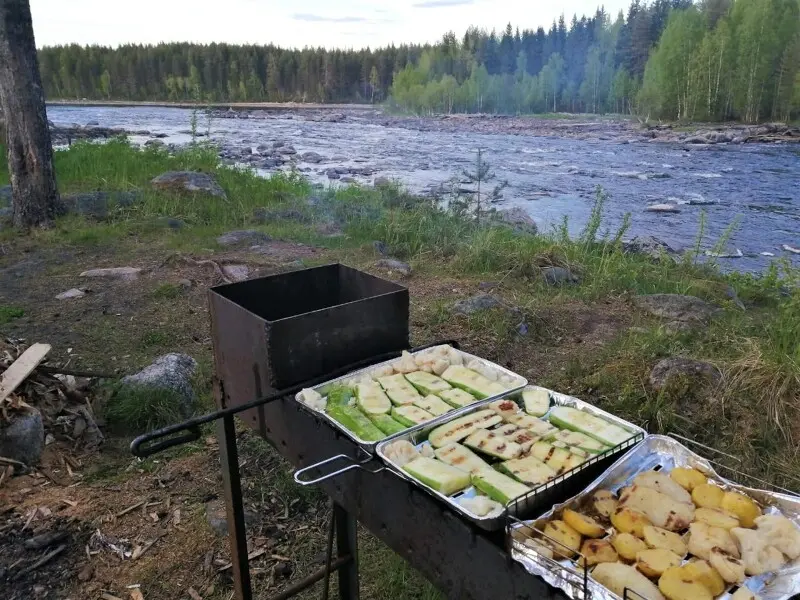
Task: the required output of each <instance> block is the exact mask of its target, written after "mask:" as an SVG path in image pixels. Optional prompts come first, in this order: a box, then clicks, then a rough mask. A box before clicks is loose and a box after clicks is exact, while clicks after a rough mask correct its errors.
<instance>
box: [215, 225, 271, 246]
mask: <svg viewBox="0 0 800 600" xmlns="http://www.w3.org/2000/svg"><path fill="white" fill-rule="evenodd" d="M271 239H272V238H270V237H269V236H268V235H267V234H266V233H263V232H261V231H256V230H255V229H242V230H239V231H229V232H228V233H223V234H222V235H221V236H219V237H218V238H217V243H218V244H219V245H220V246H257V245H258V244H265V243H267V242H269V241H270V240H271Z"/></svg>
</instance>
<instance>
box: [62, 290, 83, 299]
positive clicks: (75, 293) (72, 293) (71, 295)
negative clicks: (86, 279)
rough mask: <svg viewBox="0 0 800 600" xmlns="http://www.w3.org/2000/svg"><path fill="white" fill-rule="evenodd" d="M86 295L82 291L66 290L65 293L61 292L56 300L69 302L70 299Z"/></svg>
mask: <svg viewBox="0 0 800 600" xmlns="http://www.w3.org/2000/svg"><path fill="white" fill-rule="evenodd" d="M85 295H86V292H84V291H83V290H79V289H78V288H72V289H71V290H67V291H66V292H61V293H60V294H59V295H58V296H56V300H70V299H72V298H83V297H84V296H85Z"/></svg>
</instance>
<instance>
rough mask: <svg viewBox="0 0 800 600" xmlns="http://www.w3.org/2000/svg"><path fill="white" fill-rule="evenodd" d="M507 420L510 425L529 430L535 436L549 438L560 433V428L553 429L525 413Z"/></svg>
mask: <svg viewBox="0 0 800 600" xmlns="http://www.w3.org/2000/svg"><path fill="white" fill-rule="evenodd" d="M505 420H506V421H508V422H509V423H513V424H514V425H516V426H517V427H519V428H520V429H527V430H528V431H530V432H531V433H533V434H534V435H538V436H541V437H543V438H544V437H547V436H554V435H555V434H557V433H558V428H556V427H553V426H552V425H550V423H547V422H545V421H542V420H541V419H537V418H536V417H532V416H530V415H526V414H524V413H517V414H514V415H508V416H507V417H505Z"/></svg>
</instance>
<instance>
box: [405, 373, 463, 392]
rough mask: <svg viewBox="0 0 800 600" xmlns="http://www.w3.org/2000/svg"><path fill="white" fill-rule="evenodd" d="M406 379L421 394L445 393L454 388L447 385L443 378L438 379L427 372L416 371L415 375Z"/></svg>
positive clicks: (412, 374) (409, 375) (407, 376)
mask: <svg viewBox="0 0 800 600" xmlns="http://www.w3.org/2000/svg"><path fill="white" fill-rule="evenodd" d="M406 379H408V381H409V382H410V383H411V385H413V386H414V387H415V388H417V389H418V390H419V391H420V393H422V394H425V395H426V396H427V395H428V394H436V393H438V392H443V391H444V390H450V389H452V386H451V385H450V384H449V383H447V382H446V381H445V380H444V379H442V378H441V377H437V376H436V375H434V374H432V373H426V372H425V371H415V372H414V373H408V374H406Z"/></svg>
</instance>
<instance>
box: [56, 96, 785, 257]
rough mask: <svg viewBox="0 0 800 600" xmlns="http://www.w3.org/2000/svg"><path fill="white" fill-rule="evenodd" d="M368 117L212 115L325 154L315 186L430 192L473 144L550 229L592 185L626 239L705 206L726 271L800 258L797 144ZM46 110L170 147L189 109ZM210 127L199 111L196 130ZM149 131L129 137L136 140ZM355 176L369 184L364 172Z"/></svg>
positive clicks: (588, 199) (257, 139) (682, 231)
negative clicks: (726, 236)
mask: <svg viewBox="0 0 800 600" xmlns="http://www.w3.org/2000/svg"><path fill="white" fill-rule="evenodd" d="M373 113H374V111H373V112H370V113H369V114H366V113H364V114H365V115H366V116H359V115H358V114H356V115H354V116H352V115H348V118H346V119H343V120H340V121H338V122H332V121H329V120H325V119H318V118H308V116H307V115H308V113H304V111H303V110H299V111H294V112H291V111H281V112H277V113H271V114H268V115H267V114H263V116H262V118H250V119H216V120H212V121H211V124H210V132H211V139H212V140H213V141H215V142H216V143H217V144H218V145H219V146H220V147H222V148H224V149H228V150H233V151H234V152H235V151H236V149H237V148H238V149H239V150H241V149H242V148H244V147H251V148H255V147H256V146H258V145H260V144H268V145H271V144H273V143H274V142H286V143H287V144H291V145H292V146H294V148H295V149H296V150H297V152H298V156H299V155H300V154H303V153H305V152H316V153H318V154H320V155H322V156H323V157H325V160H324V162H323V163H321V164H305V163H304V162H303V161H302V160H300V161H299V162H298V163H297V166H298V167H299V168H301V170H303V171H304V174H305V175H306V176H307V177H308V178H309V179H310V180H312V181H314V182H319V183H324V184H326V185H340V183H339V182H338V181H331V180H329V178H328V176H327V175H326V171H327V170H329V169H331V168H332V167H359V168H363V167H371V168H372V169H373V170H374V171H375V175H380V176H384V177H389V178H392V179H398V180H400V181H401V182H402V183H403V184H404V185H405V186H406V187H408V188H409V189H410V190H411V191H413V192H426V191H428V190H430V189H432V188H434V187H436V186H438V185H440V184H442V183H443V182H445V181H447V180H449V179H451V178H452V177H454V176H459V175H460V174H461V173H462V171H463V170H465V169H470V168H471V167H472V166H473V165H474V160H475V150H476V149H477V148H482V149H483V150H484V157H485V159H486V160H487V162H489V163H491V164H492V166H493V168H494V171H495V172H496V174H497V177H498V179H505V180H507V181H508V183H509V187H508V188H506V190H505V191H504V199H503V200H502V201H501V202H500V203H498V205H497V208H498V209H505V208H511V207H517V206H519V207H522V208H523V209H524V210H526V211H527V212H528V213H529V214H530V215H531V216H532V217H533V218H534V220H535V221H536V222H537V224H538V225H539V226H540V228H544V229H548V228H550V227H555V226H558V225H559V224H560V223H561V222H562V221H563V217H564V216H567V217H568V219H569V227H570V231H571V232H572V233H577V232H578V231H580V229H581V228H582V227H583V226H584V225H585V224H586V221H587V219H588V217H589V214H590V211H591V208H592V203H593V200H594V192H595V188H596V187H597V186H598V185H599V186H602V187H603V188H604V189H605V190H606V191H607V192H608V193H609V195H610V197H609V199H608V201H607V203H606V207H605V218H606V219H605V226H604V229H605V228H608V229H609V230H611V231H612V232H613V231H614V230H615V229H616V228H617V227H618V226H619V224H620V223H621V222H622V219H623V217H624V215H625V214H626V213H631V220H632V223H631V229H630V231H629V233H628V235H627V237H632V236H635V235H652V236H655V237H658V238H660V239H662V240H664V241H666V242H668V243H670V244H671V245H673V246H674V247H677V248H686V247H687V246H691V245H693V243H694V240H695V238H696V236H697V231H698V227H699V223H700V215H701V211H706V213H707V228H706V229H707V235H706V238H705V240H704V242H703V247H704V248H710V247H711V246H713V244H714V243H715V242H716V240H717V239H719V237H720V236H721V235H722V234H723V232H724V231H725V230H726V228H727V227H728V226H729V225H730V224H731V223H732V222H734V221H736V222H737V223H738V225H737V228H736V229H735V231H734V232H733V233H732V235H731V238H730V243H729V245H728V251H729V252H732V253H736V250H737V249H739V250H741V252H742V253H743V256H742V257H740V258H721V259H719V261H720V262H721V263H723V265H724V266H725V267H726V268H733V269H737V270H744V271H762V270H763V269H764V268H765V267H766V266H767V265H768V264H769V263H770V261H772V260H775V259H774V258H773V257H770V256H766V255H762V253H771V254H773V255H775V257H787V258H789V259H790V260H792V261H793V262H794V264H796V265H800V256H798V255H795V254H793V253H791V252H789V251H787V250H784V249H783V246H784V245H789V246H791V247H794V248H798V247H800V144H741V145H724V144H720V145H713V146H702V147H694V146H689V145H686V144H680V143H653V142H648V141H644V140H641V139H633V140H631V139H624V138H622V137H620V136H606V139H581V138H575V137H559V136H555V135H509V134H506V133H484V132H476V131H474V130H471V129H470V128H464V130H459V129H458V128H453V127H450V128H448V129H447V130H440V129H437V128H425V127H419V126H414V127H409V126H406V125H404V124H403V122H402V121H401V120H400V121H398V122H397V123H394V122H393V121H389V122H387V121H385V120H381V119H376V118H375V117H374V114H373ZM48 117H49V119H50V120H52V121H53V122H54V123H56V124H57V125H69V124H72V123H77V124H81V125H84V124H86V123H90V122H93V121H94V122H97V123H99V125H100V126H103V127H120V128H124V129H127V130H148V131H150V132H151V133H165V134H167V136H168V137H167V138H165V139H164V142H167V143H175V144H183V143H186V142H188V141H189V139H190V136H189V135H188V134H187V133H186V131H187V130H188V129H189V124H190V120H191V111H189V110H187V109H179V108H163V107H88V106H87V107H71V106H49V107H48ZM414 122H415V123H419V120H416V121H414ZM206 127H207V123H206V121H205V119H204V117H202V116H201V117H200V122H199V129H200V130H201V131H204V130H205V129H206ZM182 132H183V133H182ZM600 137H603V136H600ZM147 139H150V138H149V137H146V136H133V137H132V140H133V141H134V142H138V143H143V142H144V141H146V140H147ZM261 172H263V173H264V174H267V173H268V172H269V170H262V171H261ZM356 180H358V181H360V182H363V183H369V182H371V181H372V177H371V176H370V177H356ZM658 203H668V204H672V205H674V206H675V208H676V209H677V210H678V211H679V212H675V213H656V212H649V211H648V210H647V207H648V206H649V205H652V204H658Z"/></svg>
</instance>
